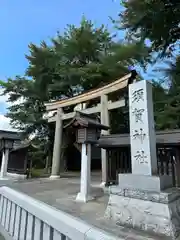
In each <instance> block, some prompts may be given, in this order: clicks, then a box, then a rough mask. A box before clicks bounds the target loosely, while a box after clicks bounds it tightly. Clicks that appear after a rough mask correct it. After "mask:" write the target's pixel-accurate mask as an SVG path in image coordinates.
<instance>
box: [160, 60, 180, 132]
mask: <svg viewBox="0 0 180 240" xmlns="http://www.w3.org/2000/svg"><path fill="white" fill-rule="evenodd" d="M162 72H163V74H164V76H165V77H166V78H167V79H168V81H166V82H168V83H169V86H168V89H167V94H166V98H165V100H164V108H163V107H162V108H161V109H159V114H158V116H157V120H158V123H159V128H160V129H175V128H180V81H179V79H180V57H177V58H176V59H175V61H174V63H172V62H171V61H169V63H168V67H166V68H164V69H162Z"/></svg>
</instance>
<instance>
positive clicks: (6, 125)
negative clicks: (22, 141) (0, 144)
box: [0, 114, 17, 131]
mask: <svg viewBox="0 0 180 240" xmlns="http://www.w3.org/2000/svg"><path fill="white" fill-rule="evenodd" d="M0 130H5V131H17V130H16V129H14V128H13V127H12V126H11V125H10V119H9V118H7V117H5V116H4V115H3V114H0Z"/></svg>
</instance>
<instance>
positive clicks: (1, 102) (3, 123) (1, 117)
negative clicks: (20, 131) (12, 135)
mask: <svg viewBox="0 0 180 240" xmlns="http://www.w3.org/2000/svg"><path fill="white" fill-rule="evenodd" d="M1 94H2V89H0V95H1ZM8 98H9V96H8V94H6V95H5V96H0V130H6V131H17V130H16V129H14V128H13V127H12V126H11V124H10V119H9V118H7V117H5V114H6V112H4V111H2V109H3V110H4V108H5V109H6V108H7V107H9V106H10V105H11V104H10V103H9V102H7V101H8Z"/></svg>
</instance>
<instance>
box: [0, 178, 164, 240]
mask: <svg viewBox="0 0 180 240" xmlns="http://www.w3.org/2000/svg"><path fill="white" fill-rule="evenodd" d="M79 183H80V180H79V179H78V178H70V177H69V178H61V179H58V180H49V179H36V180H26V181H14V182H13V181H4V182H0V186H3V185H6V186H9V187H12V188H13V189H15V190H18V191H21V192H23V193H25V194H27V195H29V196H31V197H34V198H36V199H38V200H40V201H43V202H45V203H47V204H49V205H51V206H53V207H55V208H57V209H60V210H62V211H64V212H66V213H69V214H71V215H73V216H75V217H77V218H80V219H82V220H84V221H86V222H87V223H89V224H92V225H94V226H96V227H98V228H101V229H103V230H104V231H107V232H110V233H111V234H114V235H115V236H118V237H120V238H121V239H126V240H145V239H148V240H155V239H156V240H158V239H159V240H160V239H165V238H164V237H163V238H161V237H155V236H149V235H147V234H144V233H142V232H138V231H135V230H133V229H129V228H125V227H120V226H116V225H115V224H113V223H112V222H110V221H108V220H105V219H104V212H105V209H106V206H107V203H108V195H106V194H104V192H103V190H102V189H101V188H99V183H100V181H99V180H98V178H96V177H94V178H93V182H92V194H93V195H94V197H95V199H94V200H93V201H90V202H88V203H77V202H76V201H75V198H76V195H77V193H78V191H79Z"/></svg>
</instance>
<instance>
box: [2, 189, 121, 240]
mask: <svg viewBox="0 0 180 240" xmlns="http://www.w3.org/2000/svg"><path fill="white" fill-rule="evenodd" d="M0 227H1V229H3V231H4V232H6V233H7V234H8V235H9V237H10V238H8V239H15V240H57V239H58V240H81V239H86V240H117V239H118V238H115V237H113V236H111V235H108V234H106V233H105V232H103V231H100V230H98V229H96V228H94V227H93V226H91V225H88V224H86V223H85V222H83V221H81V220H79V219H77V218H75V217H73V216H71V215H69V214H66V213H64V212H62V211H59V210H57V209H55V208H53V207H50V206H49V205H47V204H45V203H42V202H40V201H38V200H35V199H34V198H31V197H29V196H27V195H25V194H23V193H20V192H18V191H15V190H13V189H11V188H8V187H1V188H0Z"/></svg>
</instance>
